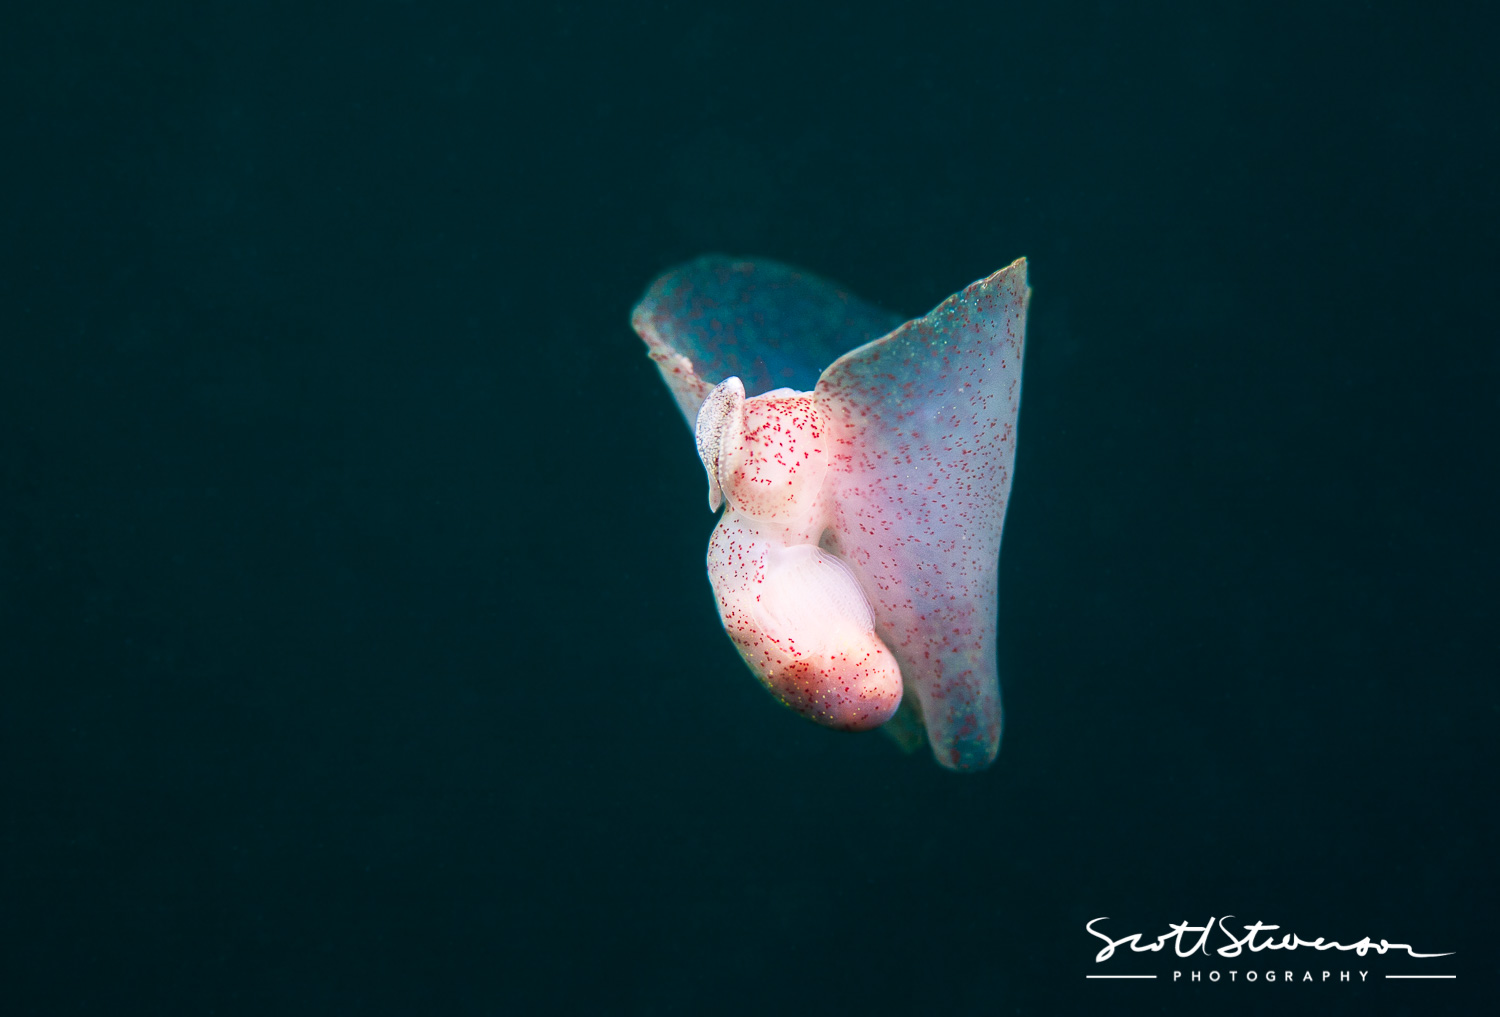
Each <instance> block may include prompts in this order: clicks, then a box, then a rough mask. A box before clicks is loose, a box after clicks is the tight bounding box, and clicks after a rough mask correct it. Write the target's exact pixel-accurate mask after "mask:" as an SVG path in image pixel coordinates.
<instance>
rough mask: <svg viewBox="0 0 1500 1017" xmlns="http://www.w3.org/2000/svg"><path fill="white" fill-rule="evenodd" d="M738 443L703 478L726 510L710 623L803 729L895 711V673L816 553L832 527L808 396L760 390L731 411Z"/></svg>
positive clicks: (819, 431) (866, 621)
mask: <svg viewBox="0 0 1500 1017" xmlns="http://www.w3.org/2000/svg"><path fill="white" fill-rule="evenodd" d="M741 413H742V420H743V429H742V430H740V429H739V428H730V427H729V426H728V425H727V424H724V423H722V422H720V421H717V420H715V421H708V422H705V426H720V427H723V428H724V429H725V430H726V431H729V432H731V433H738V435H739V440H738V441H736V442H734V443H733V444H732V446H728V447H725V448H723V449H722V451H721V452H720V461H719V462H717V463H714V464H708V463H705V465H707V466H709V468H710V469H714V470H715V471H716V472H717V475H718V477H719V482H720V484H721V485H722V488H723V492H724V498H725V501H726V502H727V503H728V508H727V509H726V510H725V512H724V517H723V518H722V519H721V520H720V521H719V525H718V526H717V527H716V528H715V529H714V532H713V536H712V537H710V538H709V545H708V576H709V580H710V581H711V582H712V584H713V588H714V596H715V597H716V598H717V600H718V603H719V617H720V618H721V619H723V622H724V629H725V631H726V632H728V633H729V638H730V639H731V640H732V641H733V642H734V645H735V648H736V649H738V650H739V652H740V656H741V657H743V658H744V660H745V663H746V664H747V665H749V667H750V670H751V671H752V672H753V673H754V674H755V676H756V677H757V678H759V679H760V680H761V683H762V684H763V685H765V687H766V688H767V690H769V691H770V692H771V694H772V695H774V696H775V697H776V698H777V699H778V700H780V701H781V702H782V703H784V704H785V705H786V706H788V707H790V708H791V709H792V710H795V711H796V712H797V713H800V714H801V715H802V716H804V717H807V718H808V719H810V720H815V721H817V722H818V723H820V724H824V725H826V726H828V727H832V728H837V729H839V730H843V731H866V730H869V729H871V728H876V727H879V726H880V725H882V724H884V723H885V722H886V721H888V720H890V719H891V717H892V716H893V715H894V714H895V712H896V709H897V708H898V707H899V706H900V705H901V670H900V667H899V666H898V665H897V663H896V660H895V658H894V657H893V656H892V655H891V653H890V651H889V650H888V649H887V648H886V646H885V644H883V643H882V642H881V641H880V639H879V638H878V637H877V636H876V635H875V630H874V620H873V618H872V617H871V614H870V608H869V604H868V602H867V601H866V600H865V597H864V594H863V593H862V592H861V591H860V588H859V585H858V581H857V580H856V579H855V577H854V575H853V573H852V572H851V571H850V570H849V569H848V568H847V566H845V565H843V564H842V563H840V562H839V561H838V560H837V559H835V558H834V556H833V555H831V554H829V553H827V552H826V551H823V550H820V549H819V548H818V547H817V543H818V540H819V539H820V537H822V535H823V534H824V533H825V532H827V530H828V527H829V524H830V522H831V520H832V515H833V505H832V502H831V500H830V498H829V495H828V490H827V487H826V484H825V480H826V479H827V473H828V464H829V456H828V449H829V441H828V435H827V430H826V428H825V426H824V423H823V419H822V414H821V412H820V411H819V410H818V408H817V405H816V401H815V399H814V397H813V395H812V394H811V393H806V392H803V393H791V392H788V393H787V394H785V395H779V394H777V393H770V394H767V395H763V396H757V397H755V398H753V399H749V400H747V401H746V402H745V403H744V404H743V407H742V409H741Z"/></svg>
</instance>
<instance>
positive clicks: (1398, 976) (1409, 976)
mask: <svg viewBox="0 0 1500 1017" xmlns="http://www.w3.org/2000/svg"><path fill="white" fill-rule="evenodd" d="M1385 977H1387V978H1457V977H1458V976H1457V975H1386V976H1385Z"/></svg>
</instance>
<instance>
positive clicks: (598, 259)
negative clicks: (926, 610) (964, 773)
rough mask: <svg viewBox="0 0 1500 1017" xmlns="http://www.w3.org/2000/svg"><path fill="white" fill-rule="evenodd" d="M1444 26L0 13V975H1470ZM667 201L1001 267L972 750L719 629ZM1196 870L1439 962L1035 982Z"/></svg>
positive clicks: (239, 999)
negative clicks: (991, 669) (669, 357)
mask: <svg viewBox="0 0 1500 1017" xmlns="http://www.w3.org/2000/svg"><path fill="white" fill-rule="evenodd" d="M1481 10H1482V8H1480V6H1479V5H1472V6H1471V5H1461V4H1445V3H1426V4H1418V3H1413V4H1405V5H1397V4H1383V3H1373V4H1369V3H1367V4H1360V3H1348V2H1345V3H1297V4H1270V5H1268V4H1257V3H1249V2H1230V3H1217V4H1190V3H1177V4H1151V5H1131V4H1123V3H1112V2H1100V0H1092V2H1060V3H1049V4H1035V3H1032V4H1024V5H1022V4H1009V3H1007V4H991V5H973V6H965V5H950V4H944V3H938V2H928V3H922V4H913V5H896V6H870V5H853V4H851V5H828V4H817V3H804V4H799V5H792V6H787V7H774V6H768V5H762V4H734V5H729V4H688V3H655V4H649V5H639V6H637V5H624V4H621V5H607V6H606V5H600V6H598V7H581V6H577V5H573V4H566V3H564V4H545V5H524V7H522V6H521V5H499V4H478V3H472V4H457V3H446V4H441V3H440V4H419V3H394V2H374V0H371V2H365V3H361V4H350V5H343V6H327V5H307V4H301V3H264V4H228V3H218V2H213V3H194V4H188V3H169V4H160V3H155V4H153V3H132V4H129V5H125V4H118V3H112V4H103V3H91V4H78V3H71V4H70V3H61V4H49V5H29V6H20V5H12V8H11V9H10V10H8V11H7V13H6V14H5V15H4V16H3V19H0V24H3V27H0V89H3V91H0V104H3V116H0V152H3V157H0V183H3V186H0V230H3V233H0V243H3V246H0V251H3V257H4V260H3V265H0V269H3V271H0V682H3V684H0V691H3V696H0V1012H3V1013H5V1014H86V1013H87V1014H98V1013H104V1014H121V1013H160V1014H257V1015H265V1014H293V1013H295V1014H304V1013H306V1014H385V1013H399V1014H416V1013H422V1014H427V1013H434V1014H503V1013H525V1012H546V1011H552V1012H572V1013H603V1014H616V1013H618V1014H668V1013H729V1012H736V1013H757V1014H769V1013H812V1012H821V1013H861V1014H876V1013H901V1014H923V1015H925V1014H950V1013H951V1014H1012V1013H1020V1014H1055V1013H1062V1012H1099V1013H1130V1012H1139V1013H1176V1012H1199V1013H1210V1012H1229V1011H1236V1010H1237V1011H1243V1012H1273V1011H1274V1012H1276V1013H1284V1012H1319V1013H1348V1014H1356V1013H1358V1014H1364V1013H1414V1014H1417V1013H1422V1014H1425V1013H1438V1012H1442V1013H1473V1012H1483V1010H1484V1006H1485V1005H1487V1004H1483V1001H1485V1000H1489V1001H1491V1002H1492V1000H1493V997H1494V994H1495V992H1496V989H1497V976H1500V963H1497V960H1496V955H1495V953H1494V950H1495V947H1494V928H1495V926H1494V922H1495V921H1496V919H1497V915H1500V908H1497V905H1500V900H1497V897H1500V895H1497V885H1496V883H1497V881H1496V871H1495V865H1496V855H1497V849H1500V840H1497V836H1496V833H1497V831H1496V818H1495V805H1496V789H1497V784H1496V777H1497V773H1500V771H1497V767H1496V763H1497V759H1496V750H1495V735H1494V731H1495V727H1496V725H1497V723H1500V690H1497V686H1496V678H1497V673H1500V668H1497V662H1496V642H1497V637H1496V633H1497V627H1496V626H1497V622H1500V617H1497V614H1500V612H1497V610H1496V607H1497V605H1496V596H1495V573H1496V563H1497V559H1496V555H1495V501H1496V499H1495V494H1496V455H1495V444H1496V442H1495V438H1496V429H1495V426H1494V421H1495V417H1496V412H1497V409H1500V398H1497V392H1500V377H1497V375H1500V371H1497V367H1500V356H1497V343H1496V337H1497V324H1500V322H1497V313H1496V301H1495V293H1496V285H1495V279H1496V271H1497V268H1500V263H1497V262H1500V259H1497V256H1496V237H1497V231H1496V225H1497V215H1496V212H1497V198H1496V181H1497V179H1500V160H1497V151H1500V103H1497V101H1496V98H1497V91H1496V89H1495V85H1496V75H1495V71H1494V67H1495V59H1494V45H1493V40H1494V38H1495V26H1494V24H1492V23H1491V21H1490V18H1489V16H1488V15H1486V14H1481V13H1478V12H1480V11H1481ZM706 251H724V252H728V253H734V254H752V255H764V256H769V257H774V258H778V259H781V260H785V261H789V262H792V263H795V264H799V265H802V266H805V267H807V268H809V269H811V270H813V271H815V272H818V273H820V274H822V275H825V276H827V277H829V278H832V279H835V280H838V281H840V282H841V283H843V284H844V285H846V286H848V287H849V288H850V289H852V290H853V291H854V292H857V293H859V294H861V295H863V296H865V297H867V298H869V299H871V300H874V301H876V302H878V303H881V304H882V305H884V306H886V307H889V308H890V309H892V310H896V311H901V312H903V313H907V314H910V315H917V314H920V313H923V312H925V311H926V310H927V309H928V308H930V307H931V306H932V305H934V304H935V303H937V302H938V301H939V300H941V299H942V298H943V297H945V296H946V295H947V294H949V293H950V292H952V291H954V290H956V289H958V288H960V287H962V286H963V285H965V284H966V283H968V282H970V281H971V280H973V279H976V278H978V277H980V276H983V275H985V274H988V273H989V272H991V271H993V270H994V269H996V268H998V267H1000V266H1002V265H1004V264H1006V263H1008V262H1009V261H1011V260H1012V259H1013V258H1015V257H1017V256H1019V255H1022V254H1024V255H1027V256H1029V257H1030V258H1031V280H1032V285H1033V287H1034V291H1035V292H1034V297H1033V302H1032V315H1031V321H1030V330H1029V340H1028V351H1027V362H1026V376H1025V377H1026V380H1025V396H1024V402H1023V410H1022V418H1021V428H1020V454H1019V460H1018V466H1017V472H1016V481H1015V488H1014V492H1013V498H1012V501H1011V505H1010V511H1009V517H1008V521H1007V528H1006V541H1005V552H1004V557H1003V562H1002V580H1001V590H1002V592H1001V598H1002V605H1001V619H1000V629H1001V638H1002V650H1001V667H1002V674H1003V680H1004V695H1005V705H1006V710H1007V726H1006V735H1005V741H1004V745H1003V747H1002V751H1001V755H1000V759H999V761H998V763H997V764H996V766H995V767H994V768H993V769H991V770H990V771H989V772H987V773H985V774H983V775H981V776H968V777H960V776H955V775H953V774H950V773H947V772H944V771H942V770H940V769H939V768H938V767H937V766H936V765H935V764H933V763H932V762H931V761H930V760H929V759H927V758H925V756H917V757H910V758H908V757H903V756H902V755H901V754H900V753H899V752H897V751H896V750H895V749H894V748H893V747H892V746H891V745H890V744H888V743H887V741H886V740H885V739H883V738H880V737H878V736H866V737H856V736H844V735H837V734H833V733H830V732H826V731H824V730H821V729H818V728H816V727H814V726H813V725H810V724H807V723H805V722H803V721H800V720H798V719H797V718H795V717H794V716H792V715H791V714H789V713H787V712H786V711H784V710H781V709H779V708H777V707H776V706H775V705H774V703H772V702H771V701H770V699H769V698H768V697H767V696H766V695H765V694H764V693H763V692H761V691H760V690H759V688H758V687H757V686H756V685H755V683H754V682H753V680H752V679H751V678H750V677H749V675H748V673H747V672H746V671H745V670H744V669H743V667H742V666H741V665H740V663H739V661H738V659H737V657H736V656H735V654H734V652H733V650H732V648H731V647H730V644H729V642H728V640H727V639H726V638H725V637H724V635H723V633H722V631H721V630H720V627H719V625H718V621H717V618H716V615H715V613H714V606H713V603H712V600H711V598H710V595H709V591H708V585H707V580H706V577H705V574H704V568H703V555H704V548H705V542H706V539H707V535H708V532H709V531H710V529H711V528H712V525H713V518H712V516H711V515H710V514H709V512H708V511H707V509H706V506H705V503H704V482H703V479H702V475H701V471H700V467H699V465H698V462H697V460H696V458H695V456H694V453H693V446H692V441H691V438H690V435H689V433H688V431H687V430H686V428H685V427H684V426H683V423H682V420H681V419H680V417H679V416H678V413H677V410H676V408H675V406H674V405H673V403H672V401H671V399H670V398H669V396H668V394H667V392H666V390H665V388H664V387H663V386H662V384H661V383H660V381H659V380H658V378H657V376H656V372H655V370H654V368H653V367H652V365H651V364H650V363H649V361H648V360H647V359H646V357H645V356H644V355H643V349H642V347H641V344H640V343H639V341H638V340H637V339H636V338H635V337H634V335H633V334H632V333H631V332H630V330H629V327H628V324H627V316H628V313H629V310H630V307H631V305H632V304H633V302H634V301H635V299H636V298H637V297H638V296H639V294H640V293H641V292H642V291H643V290H644V288H645V286H646V285H647V283H648V282H649V281H650V280H651V279H652V278H653V277H654V276H655V275H656V274H657V273H659V272H660V271H662V270H663V269H665V268H667V267H668V266H670V265H672V264H674V263H677V262H679V261H682V260H684V259H687V258H689V257H692V256H694V255H697V254H699V253H703V252H706ZM1227 914H1233V915H1236V916H1239V919H1238V920H1239V921H1242V922H1249V921H1252V920H1255V919H1260V920H1262V921H1265V922H1268V923H1281V924H1283V925H1284V927H1285V928H1287V929H1288V930H1292V929H1295V930H1296V931H1298V932H1299V933H1301V934H1303V935H1304V936H1306V937H1308V938H1311V937H1314V936H1318V935H1326V936H1329V937H1330V938H1336V939H1343V940H1345V941H1349V940H1354V939H1358V938H1359V937H1361V936H1364V935H1370V936H1372V937H1374V938H1376V939H1379V938H1381V937H1382V936H1383V937H1386V938H1388V939H1391V940H1395V941H1401V942H1410V943H1412V944H1413V945H1414V946H1415V947H1416V948H1417V949H1418V950H1430V951H1446V950H1452V951H1457V953H1456V955H1455V956H1454V957H1451V958H1444V959H1442V960H1429V961H1421V962H1416V961H1405V962H1403V961H1402V960H1400V959H1399V958H1396V957H1387V958H1378V957H1373V956H1372V957H1370V958H1366V959H1365V960H1364V961H1361V962H1358V963H1349V962H1345V961H1335V962H1327V961H1326V960H1325V959H1324V957H1323V955H1313V956H1308V954H1309V951H1302V952H1301V954H1300V955H1299V956H1298V957H1296V958H1290V959H1277V960H1276V962H1275V963H1273V964H1269V965H1262V966H1263V967H1267V966H1268V967H1273V968H1280V967H1283V966H1285V967H1295V968H1297V970H1298V971H1299V972H1300V971H1301V970H1302V969H1304V968H1309V967H1310V968H1313V969H1315V970H1321V969H1323V968H1327V967H1330V966H1331V965H1332V966H1333V967H1334V968H1335V970H1336V969H1338V968H1339V967H1344V968H1351V967H1352V968H1356V969H1364V970H1369V971H1372V972H1373V974H1372V975H1371V981H1370V982H1369V983H1368V984H1366V985H1363V986H1360V985H1348V986H1343V985H1339V984H1337V983H1336V982H1334V983H1330V984H1328V985H1305V984H1294V985H1286V984H1281V983H1278V984H1275V985H1266V984H1264V983H1261V984H1257V985H1245V984H1243V983H1236V984H1234V985H1229V984H1225V983H1220V984H1209V983H1202V984H1198V985H1191V984H1183V985H1178V984H1173V983H1172V982H1171V981H1170V977H1169V976H1168V977H1164V978H1162V979H1159V980H1157V981H1154V982H1151V981H1137V982H1100V981H1086V980H1085V977H1084V976H1085V975H1086V974H1089V973H1093V972H1096V971H1099V970H1101V967H1100V966H1099V965H1096V964H1095V963H1094V960H1093V957H1094V952H1095V951H1096V950H1097V949H1098V948H1099V946H1100V945H1101V944H1100V942H1099V941H1098V940H1096V939H1094V938H1092V937H1090V936H1089V935H1088V934H1087V933H1086V932H1085V931H1084V928H1083V924H1084V922H1086V921H1087V920H1089V919H1091V918H1094V917H1098V916H1110V918H1111V923H1110V924H1109V926H1108V927H1109V928H1112V929H1114V930H1115V931H1116V932H1117V933H1119V934H1122V935H1123V934H1125V933H1128V932H1131V931H1139V932H1143V933H1145V934H1146V935H1147V937H1148V938H1154V937H1155V936H1156V935H1158V934H1160V933H1162V932H1166V931H1167V923H1168V922H1174V921H1179V922H1180V921H1183V920H1187V919H1194V920H1196V921H1202V920H1203V919H1204V918H1207V917H1210V916H1221V915H1227ZM1110 964H1111V965H1112V966H1111V967H1110V968H1108V970H1119V971H1125V970H1130V971H1151V972H1170V970H1171V969H1172V968H1173V967H1188V966H1190V965H1189V963H1188V962H1177V961H1174V960H1172V959H1169V958H1160V957H1158V956H1155V955H1150V954H1147V955H1142V956H1140V957H1135V958H1120V959H1116V960H1114V961H1111V962H1110ZM1191 966H1196V967H1198V968H1199V969H1201V970H1204V971H1205V972H1206V971H1207V970H1209V969H1211V968H1214V967H1218V968H1221V969H1223V970H1225V971H1227V970H1228V969H1229V968H1230V967H1231V965H1230V964H1229V963H1227V962H1223V963H1210V962H1208V961H1206V960H1204V959H1203V958H1199V959H1198V961H1197V962H1194V963H1193V964H1192V965H1191ZM1244 966H1245V965H1243V964H1240V965H1235V967H1241V968H1243V967H1244ZM1398 971H1421V972H1428V971H1444V972H1447V973H1456V974H1457V975H1458V978H1457V979H1456V980H1454V981H1444V982H1435V981H1424V982H1396V981H1388V980H1385V979H1383V978H1381V977H1380V975H1381V973H1385V972H1398ZM1225 977H1227V975H1226V976H1225ZM1355 977H1356V978H1357V977H1358V976H1357V975H1356V976H1355Z"/></svg>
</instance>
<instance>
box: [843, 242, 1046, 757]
mask: <svg viewBox="0 0 1500 1017" xmlns="http://www.w3.org/2000/svg"><path fill="white" fill-rule="evenodd" d="M1030 292H1031V291H1030V289H1029V288H1028V287H1027V285H1026V260H1025V259H1024V258H1023V259H1020V260H1018V261H1016V262H1015V263H1014V264H1012V265H1010V266H1009V267H1008V268H1005V269H1002V270H1001V271H999V272H996V273H995V274H994V275H992V276H990V277H989V278H987V279H983V280H981V281H979V282H977V283H974V284H973V285H972V286H969V287H968V288H967V289H965V290H964V291H963V292H961V293H957V294H954V295H953V296H951V297H949V298H948V299H947V300H945V301H943V302H942V303H941V304H939V305H938V307H937V308H936V309H935V310H933V311H932V313H930V314H928V315H927V316H926V317H923V318H919V319H917V320H915V321H910V322H907V323H906V324H905V325H903V326H901V327H900V328H899V329H897V330H896V331H895V332H892V333H891V334H890V335H887V336H885V337H884V338H882V339H879V340H876V341H874V342H871V343H868V344H866V345H864V346H862V347H860V348H859V349H856V350H853V351H851V352H849V353H847V354H845V355H844V356H842V357H840V358H839V359H838V360H837V361H836V362H835V363H834V364H833V365H832V366H831V367H829V368H828V369H827V370H826V371H824V372H823V376H822V378H821V379H820V380H819V382H818V386H817V389H816V396H817V400H818V404H819V406H820V408H821V409H822V411H823V413H824V416H825V418H826V420H827V423H828V426H829V430H830V432H831V435H832V438H833V441H834V444H833V446H832V449H831V452H832V458H831V461H830V466H829V479H828V484H829V485H830V490H831V494H832V500H833V503H834V523H833V532H832V534H831V535H830V536H829V538H827V540H826V541H825V543H826V544H827V545H828V546H829V548H830V550H833V551H834V552H835V553H836V554H839V555H841V556H843V557H844V558H845V559H846V560H847V561H848V563H849V565H850V566H851V567H852V568H853V570H854V572H855V574H856V576H857V578H858V579H859V582H860V585H861V586H862V587H863V588H864V590H865V593H866V595H867V596H868V597H869V599H870V604H871V607H872V610H873V612H874V614H875V619H876V632H877V634H879V635H880V637H881V638H882V639H883V640H884V641H885V643H886V645H887V646H889V647H890V649H891V651H892V652H893V653H894V654H895V656H896V659H897V661H898V662H899V664H900V666H901V674H902V678H903V680H904V682H905V683H906V687H907V696H906V701H907V702H908V703H910V702H911V701H912V698H913V697H912V695H911V693H912V692H915V693H916V697H915V698H916V700H917V702H916V704H915V706H916V708H917V709H918V710H919V711H920V713H921V715H922V719H923V722H924V724H925V726H926V729H927V736H928V739H929V741H931V743H932V749H933V754H934V755H935V756H936V757H937V759H938V761H939V762H940V763H942V764H943V765H944V766H947V767H949V768H951V769H955V770H976V769H982V768H984V767H986V766H988V765H989V764H990V763H991V762H992V761H993V760H994V758H995V755H996V753H997V752H998V751H999V748H1000V685H999V676H998V672H997V665H996V646H995V631H996V612H997V608H998V578H999V558H1000V533H1001V529H1002V527H1003V525H1004V522H1005V506H1006V501H1007V498H1008V496H1009V494H1010V482H1011V468H1012V464H1013V463H1014V460H1015V448H1016V419H1017V415H1018V413H1019V411H1020V404H1021V356H1022V351H1023V347H1024V343H1025V335H1026V304H1027V299H1028V297H1029V296H1030Z"/></svg>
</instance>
